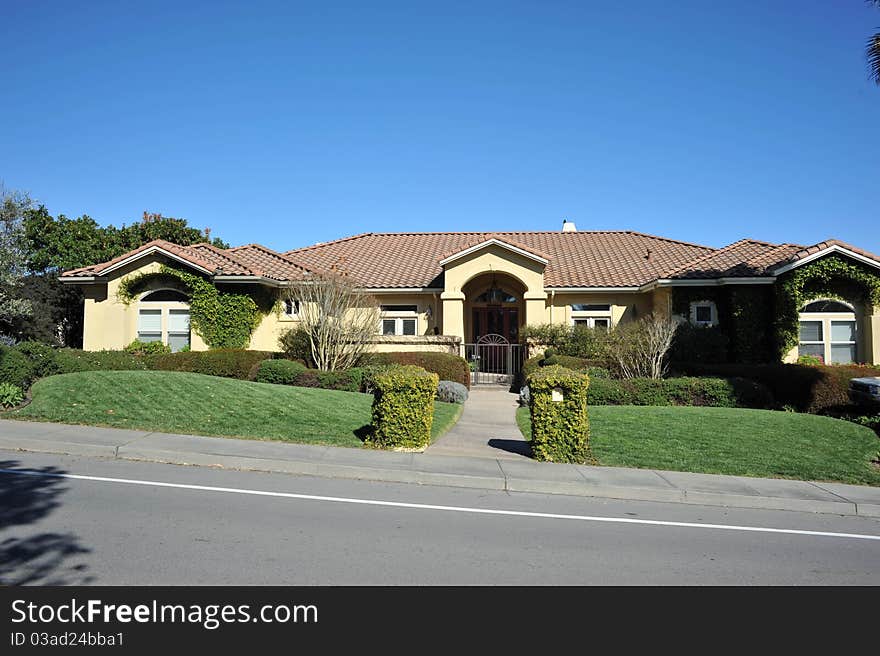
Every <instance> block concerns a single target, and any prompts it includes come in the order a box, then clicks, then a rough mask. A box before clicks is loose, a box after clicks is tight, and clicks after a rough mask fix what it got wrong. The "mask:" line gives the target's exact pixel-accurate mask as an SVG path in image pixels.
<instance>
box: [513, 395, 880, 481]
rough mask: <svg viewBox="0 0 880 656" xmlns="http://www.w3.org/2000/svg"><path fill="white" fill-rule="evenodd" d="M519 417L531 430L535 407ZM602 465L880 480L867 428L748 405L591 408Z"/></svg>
mask: <svg viewBox="0 0 880 656" xmlns="http://www.w3.org/2000/svg"><path fill="white" fill-rule="evenodd" d="M516 418H517V423H518V424H519V427H520V430H522V432H523V435H525V436H526V438H527V439H528V438H530V436H531V421H530V419H529V411H528V408H519V409H518V410H517V417H516ZM590 440H591V446H592V450H593V455H594V456H595V457H596V459H597V460H598V461H599V464H602V465H610V466H618V467H645V468H651V469H668V470H674V471H689V472H704V473H708V474H736V475H740V476H761V477H776V478H796V479H801V480H814V481H840V482H844V483H859V484H870V485H880V470H878V469H877V467H876V466H874V465H872V464H871V461H872V460H875V459H877V457H878V454H880V440H878V439H877V436H876V435H875V434H874V432H873V431H871V430H870V429H868V428H865V427H863V426H858V425H856V424H853V423H851V422H848V421H843V420H840V419H832V418H830V417H820V416H817V415H807V414H797V413H793V412H774V411H770V410H746V409H741V408H693V407H656V406H592V407H590Z"/></svg>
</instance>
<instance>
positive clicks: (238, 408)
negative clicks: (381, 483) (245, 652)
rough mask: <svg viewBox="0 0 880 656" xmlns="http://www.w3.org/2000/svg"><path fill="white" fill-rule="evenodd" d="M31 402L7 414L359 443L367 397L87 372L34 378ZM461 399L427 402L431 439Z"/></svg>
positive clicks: (185, 377) (172, 375)
mask: <svg viewBox="0 0 880 656" xmlns="http://www.w3.org/2000/svg"><path fill="white" fill-rule="evenodd" d="M32 392H33V401H32V402H31V403H30V405H27V406H25V407H24V408H22V409H20V410H14V411H12V412H8V413H4V414H3V416H4V417H8V418H10V419H34V420H40V421H54V422H60V423H64V424H86V425H90V426H111V427H114V428H132V429H139V430H147V431H155V432H161V433H186V434H193V435H218V436H223V437H245V438H252V439H266V440H284V441H289V442H300V443H305V444H329V445H333V446H347V447H360V446H362V442H361V440H360V439H359V438H358V437H357V434H358V433H360V429H362V428H363V427H364V426H365V425H367V424H369V423H370V408H371V405H372V396H370V395H368V394H357V393H353V392H337V391H334V390H322V389H312V388H305V387H288V386H285V385H270V384H268V383H251V382H247V381H241V380H233V379H230V378H218V377H216V376H204V375H202V374H191V373H183V372H174V371H89V372H80V373H72V374H63V375H60V376H50V377H49V378H44V379H42V380H39V381H37V382H36V383H35V384H34V386H33V388H32ZM459 416H461V405H457V404H453V403H440V402H436V403H435V404H434V426H433V429H432V431H431V433H432V439H436V438H437V437H439V436H440V435H442V434H443V433H444V432H445V431H446V430H448V429H449V428H451V427H452V426H453V425H454V424H455V422H456V421H458V418H459Z"/></svg>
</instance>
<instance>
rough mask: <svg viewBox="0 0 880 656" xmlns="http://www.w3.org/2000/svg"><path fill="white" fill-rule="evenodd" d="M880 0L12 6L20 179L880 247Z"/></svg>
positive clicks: (154, 199) (370, 216)
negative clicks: (871, 41) (877, 61)
mask: <svg viewBox="0 0 880 656" xmlns="http://www.w3.org/2000/svg"><path fill="white" fill-rule="evenodd" d="M878 26H880V11H877V10H876V9H872V8H871V7H869V6H867V5H866V4H865V3H864V2H862V1H861V0H833V1H830V2H829V1H828V0H806V1H803V0H802V1H797V2H795V1H793V0H792V1H783V0H770V1H768V0H737V2H706V1H705V0H684V1H681V0H676V1H675V2H668V3H667V2H656V1H654V0H651V1H647V0H646V1H643V2H638V1H629V2H621V1H619V0H607V1H602V2H587V1H580V2H553V1H543V2H513V1H508V2H461V3H459V2H455V1H451V0H444V1H443V2H419V1H417V0H408V1H402V2H381V1H372V2H360V1H353V2H346V3H341V2H324V1H321V2H311V3H299V2H264V1H262V0H249V1H248V2H239V3H224V2H219V1H213V2H205V3H196V2H169V3H164V2H154V1H151V2H148V3H139V6H136V5H135V3H128V2H125V3H121V2H115V1H113V2H96V1H92V2H79V3H75V2H62V1H60V0H56V1H41V0H4V1H3V2H2V4H0V50H2V63H3V77H2V79H3V87H2V88H3V96H4V99H3V101H2V102H0V124H2V129H0V180H2V181H3V182H4V183H5V185H6V187H8V188H13V189H24V190H27V191H29V192H30V193H31V194H32V196H34V197H35V198H37V199H39V200H41V201H42V202H44V203H45V204H46V205H47V206H48V208H49V210H50V212H52V213H53V214H57V213H64V214H67V215H68V216H79V215H81V214H89V215H90V216H92V217H93V218H95V219H96V220H97V221H99V222H100V223H103V224H106V223H115V224H120V223H123V222H126V223H130V222H132V221H133V220H136V219H138V218H139V217H140V215H141V213H142V212H143V211H144V210H150V211H154V212H162V213H163V214H165V215H168V216H180V217H184V218H186V219H188V220H189V221H190V223H191V224H193V225H195V226H197V227H204V226H210V227H211V228H212V229H213V231H214V234H215V235H217V236H220V237H223V238H225V239H226V240H227V241H230V242H232V243H233V244H241V243H247V242H251V241H256V242H260V243H263V244H266V245H267V246H270V247H273V248H277V249H288V248H293V247H297V246H303V245H307V244H310V243H313V242H316V241H324V240H329V239H334V238H338V237H342V236H346V235H349V234H354V233H358V232H366V231H435V230H556V229H558V228H559V227H560V226H561V222H562V219H563V217H568V218H570V219H572V220H574V221H575V222H576V223H577V225H578V227H579V228H580V229H603V230H604V229H615V230H616V229H632V230H639V231H644V232H650V233H655V234H661V235H664V236H669V237H674V238H678V239H684V240H689V241H696V242H699V243H705V244H709V245H713V246H720V245H723V244H726V243H729V242H731V241H734V240H736V239H739V238H742V237H746V236H748V237H753V238H757V239H765V240H768V241H774V242H776V241H792V242H800V243H813V242H816V241H818V240H820V239H823V238H825V237H828V236H835V237H838V238H840V239H843V240H846V241H850V242H853V243H855V244H856V245H859V246H861V247H863V248H867V249H869V250H872V251H874V252H876V253H880V221H878V208H880V157H878V153H880V121H878V118H880V88H878V87H876V86H873V85H872V84H871V83H870V82H869V81H868V77H867V67H866V63H865V59H864V52H863V51H864V43H865V41H866V39H867V37H868V36H869V35H870V34H872V33H873V32H874V31H875V28H877V27H878Z"/></svg>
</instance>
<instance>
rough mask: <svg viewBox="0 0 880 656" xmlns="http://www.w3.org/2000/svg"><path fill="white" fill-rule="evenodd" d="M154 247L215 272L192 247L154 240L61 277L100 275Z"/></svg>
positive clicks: (211, 264) (67, 272) (212, 265)
mask: <svg viewBox="0 0 880 656" xmlns="http://www.w3.org/2000/svg"><path fill="white" fill-rule="evenodd" d="M153 247H158V248H161V249H163V250H164V251H166V252H168V253H171V254H172V255H176V256H177V257H179V258H181V259H182V260H184V261H186V262H189V263H190V264H194V265H195V266H197V267H201V268H202V269H207V270H208V271H213V270H214V269H215V268H216V267H215V266H214V263H213V262H211V261H210V260H208V259H206V258H205V257H203V256H202V255H201V254H200V253H198V252H196V251H193V250H192V249H191V247H187V246H178V245H177V244H173V243H171V242H170V241H165V240H164V239H154V240H153V241H151V242H147V243H146V244H144V245H143V246H140V247H138V248H136V249H134V250H133V251H129V252H128V253H123V254H122V255H120V256H118V257H114V258H113V259H112V260H108V261H107V262H100V263H98V264H93V265H91V266H87V267H81V268H79V269H72V270H70V271H65V272H64V273H62V274H61V277H62V278H63V277H71V276H92V275H100V274H101V272H103V271H105V270H106V269H109V268H110V267H112V266H113V265H114V264H118V263H119V262H122V261H123V260H127V259H128V258H130V257H132V256H134V255H137V254H138V253H142V252H144V251H146V250H149V249H151V248H153Z"/></svg>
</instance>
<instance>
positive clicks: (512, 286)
mask: <svg viewBox="0 0 880 656" xmlns="http://www.w3.org/2000/svg"><path fill="white" fill-rule="evenodd" d="M462 291H463V292H464V305H465V312H464V320H465V339H466V340H467V341H470V342H474V343H476V342H479V341H480V339H481V338H483V337H485V336H487V335H500V336H501V337H503V338H504V339H505V340H507V342H508V343H510V344H518V343H519V333H520V329H521V328H522V326H523V325H524V323H525V308H524V306H523V295H524V294H525V292H526V288H525V285H523V284H522V283H521V282H520V281H519V280H517V279H516V278H514V277H513V276H511V275H508V274H505V273H500V272H491V273H483V274H481V275H478V276H476V277H474V278H473V279H471V280H470V281H469V282H468V283H467V284H466V285H465V286H464V287H463V289H462Z"/></svg>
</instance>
